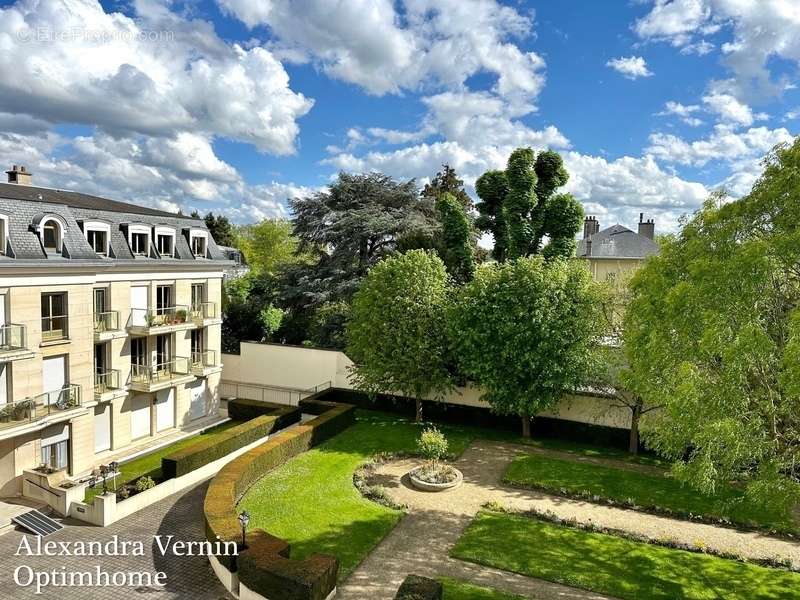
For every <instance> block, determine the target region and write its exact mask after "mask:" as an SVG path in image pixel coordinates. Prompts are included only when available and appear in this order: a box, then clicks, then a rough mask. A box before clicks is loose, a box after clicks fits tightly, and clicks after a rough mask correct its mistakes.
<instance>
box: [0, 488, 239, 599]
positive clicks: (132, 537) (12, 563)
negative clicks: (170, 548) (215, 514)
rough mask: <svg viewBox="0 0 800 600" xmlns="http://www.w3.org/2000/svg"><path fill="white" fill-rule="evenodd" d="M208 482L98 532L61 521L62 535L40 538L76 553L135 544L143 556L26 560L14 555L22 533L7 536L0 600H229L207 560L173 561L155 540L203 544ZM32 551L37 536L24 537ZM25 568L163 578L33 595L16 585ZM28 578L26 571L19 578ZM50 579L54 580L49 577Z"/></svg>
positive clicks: (1, 553)
mask: <svg viewBox="0 0 800 600" xmlns="http://www.w3.org/2000/svg"><path fill="white" fill-rule="evenodd" d="M207 485H208V484H207V482H204V483H202V484H200V485H198V486H196V487H194V488H192V489H189V490H185V491H184V492H181V493H179V494H175V495H174V496H171V497H169V498H167V499H165V500H162V501H161V502H158V503H156V504H153V505H152V506H150V507H148V508H146V509H145V510H141V511H139V512H138V513H136V514H134V515H131V516H130V517H127V518H125V519H122V520H121V521H118V522H116V523H114V524H113V525H111V526H109V527H106V528H100V527H92V526H88V525H85V524H83V523H81V522H80V521H71V520H67V521H65V525H67V526H66V527H65V528H64V529H63V530H61V531H59V532H57V533H55V534H53V535H51V536H49V537H47V538H44V540H45V541H51V540H52V541H55V542H67V543H70V548H71V549H72V550H73V551H74V550H76V549H77V546H75V545H74V543H75V542H78V541H82V542H89V541H93V542H101V543H103V544H105V543H106V542H109V541H112V540H113V539H114V536H117V539H118V540H119V541H120V542H122V541H128V542H135V541H139V542H141V543H142V546H143V554H142V555H141V556H130V555H129V556H105V555H104V556H27V553H26V552H25V551H24V550H23V551H22V552H21V553H20V555H19V556H15V554H16V553H17V552H18V549H19V548H20V543H21V542H22V541H23V538H24V537H25V534H24V533H23V532H22V531H11V532H9V533H7V534H5V535H3V536H0V599H3V600H5V599H9V600H10V599H12V598H13V599H15V600H16V599H20V598H31V599H34V598H36V599H41V598H57V599H58V600H84V599H91V600H94V599H98V600H124V599H128V598H131V599H133V598H136V599H138V600H178V599H181V600H184V599H187V598H188V599H191V600H228V599H229V598H230V596H229V595H228V593H227V592H226V591H225V589H224V588H223V587H222V585H221V584H220V583H219V581H218V580H217V578H216V577H215V576H214V573H213V571H212V570H211V567H210V566H209V564H208V559H207V558H206V557H205V556H176V555H175V553H173V552H167V553H166V554H162V553H161V552H160V551H159V547H158V545H157V543H156V541H155V539H154V536H157V535H159V536H162V539H164V540H166V538H167V536H169V535H173V536H174V538H173V541H175V540H181V541H185V542H192V541H194V542H197V541H202V540H204V539H205V537H204V533H203V517H202V514H203V498H204V497H205V491H206V487H207ZM27 538H28V540H29V542H30V544H31V548H32V549H34V550H35V542H36V539H35V536H33V535H28V536H27ZM20 565H26V566H28V567H30V568H31V569H33V570H34V571H39V572H52V571H53V570H54V569H55V570H56V572H57V573H60V572H62V567H65V570H66V572H67V573H70V572H87V571H89V572H91V573H92V574H93V575H94V571H95V569H96V567H97V566H98V565H99V566H100V567H101V568H102V570H103V571H105V572H108V573H114V572H131V571H134V572H145V573H151V574H153V575H155V574H156V573H157V572H163V573H165V574H166V582H165V585H163V586H160V587H159V586H155V587H147V586H139V585H137V584H136V583H134V584H133V585H129V584H127V583H126V585H124V586H122V587H57V586H48V587H46V588H45V589H43V590H42V594H41V595H38V596H37V595H36V594H35V592H36V589H35V585H33V586H30V587H20V586H19V585H17V584H16V583H15V581H14V571H15V569H17V567H19V566H20ZM22 576H23V577H27V576H28V575H27V571H25V572H24V573H22ZM51 576H52V575H51Z"/></svg>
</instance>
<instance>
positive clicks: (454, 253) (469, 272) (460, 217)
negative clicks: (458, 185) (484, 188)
mask: <svg viewBox="0 0 800 600" xmlns="http://www.w3.org/2000/svg"><path fill="white" fill-rule="evenodd" d="M436 212H437V214H438V216H439V222H440V223H441V227H442V231H441V235H440V238H439V243H438V244H437V251H438V252H439V256H441V257H442V260H443V261H444V264H445V266H446V267H447V272H448V273H450V276H451V277H452V278H453V280H454V281H456V282H457V283H464V282H467V281H469V280H470V279H472V276H473V275H474V274H475V255H474V253H473V249H472V242H471V239H470V238H471V232H472V226H471V224H470V221H469V217H468V216H467V212H466V210H465V209H464V206H463V204H461V203H460V202H459V201H458V200H457V199H456V198H455V196H453V195H452V194H450V193H447V192H445V193H444V194H442V195H441V196H439V197H438V198H437V199H436Z"/></svg>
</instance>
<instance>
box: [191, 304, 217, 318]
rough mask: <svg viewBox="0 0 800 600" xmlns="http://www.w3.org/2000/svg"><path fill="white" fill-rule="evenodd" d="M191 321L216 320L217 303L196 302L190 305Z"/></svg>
mask: <svg viewBox="0 0 800 600" xmlns="http://www.w3.org/2000/svg"><path fill="white" fill-rule="evenodd" d="M191 316H192V319H194V320H195V321H203V320H204V319H216V318H217V317H218V316H219V315H218V314H217V303H216V302H196V303H195V304H192V309H191Z"/></svg>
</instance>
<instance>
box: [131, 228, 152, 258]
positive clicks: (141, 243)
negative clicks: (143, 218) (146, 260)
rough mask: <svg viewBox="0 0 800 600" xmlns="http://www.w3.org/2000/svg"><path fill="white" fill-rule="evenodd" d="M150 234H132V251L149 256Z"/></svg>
mask: <svg viewBox="0 0 800 600" xmlns="http://www.w3.org/2000/svg"><path fill="white" fill-rule="evenodd" d="M149 245H150V236H149V235H147V234H146V233H139V232H134V233H132V234H131V252H133V254H134V255H135V256H147V254H148V252H147V250H148V246H149Z"/></svg>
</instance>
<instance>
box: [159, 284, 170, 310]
mask: <svg viewBox="0 0 800 600" xmlns="http://www.w3.org/2000/svg"><path fill="white" fill-rule="evenodd" d="M172 306H173V303H172V286H171V285H159V286H157V287H156V314H158V315H163V314H166V313H168V312H169V310H168V309H170V308H172Z"/></svg>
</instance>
